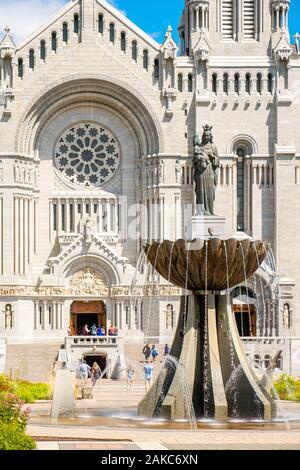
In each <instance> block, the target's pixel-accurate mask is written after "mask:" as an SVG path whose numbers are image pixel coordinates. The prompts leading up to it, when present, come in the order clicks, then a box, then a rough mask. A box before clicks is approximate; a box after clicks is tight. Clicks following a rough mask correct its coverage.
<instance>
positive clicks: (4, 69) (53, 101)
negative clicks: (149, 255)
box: [0, 0, 300, 361]
mask: <svg viewBox="0 0 300 470" xmlns="http://www.w3.org/2000/svg"><path fill="white" fill-rule="evenodd" d="M178 1H182V3H183V5H182V6H183V14H182V17H181V18H180V22H179V37H180V44H177V43H176V42H175V40H174V36H175V35H174V34H172V28H171V27H169V28H168V30H167V31H166V34H165V39H164V42H163V44H158V43H157V42H156V41H155V40H154V39H153V38H151V37H150V36H149V35H147V34H146V33H145V32H143V31H142V30H140V29H139V28H138V27H137V26H136V25H134V24H133V23H132V22H131V21H130V20H129V19H128V18H127V17H125V16H124V15H123V14H122V13H121V12H119V11H118V10H116V9H115V8H114V7H113V6H112V5H111V4H110V3H108V2H107V1H106V0H73V1H70V2H69V3H68V4H67V5H66V6H65V7H64V8H63V9H62V10H60V11H59V12H58V13H57V15H56V16H54V17H53V18H51V19H49V21H48V22H47V23H46V24H44V25H42V26H41V27H40V28H39V29H38V30H37V31H35V32H33V34H32V35H31V36H30V37H28V38H26V39H25V40H24V41H23V43H22V44H19V45H16V44H15V42H14V40H13V35H12V32H11V31H10V30H9V28H6V30H5V34H4V37H3V39H2V41H1V43H0V89H1V95H0V100H1V101H0V333H1V336H2V337H4V338H6V340H7V342H8V343H9V344H15V343H19V344H21V343H33V342H35V343H39V342H45V343H47V342H48V343H50V342H53V341H57V340H59V341H60V340H63V338H64V337H65V336H66V334H67V331H68V329H70V331H71V333H72V334H73V335H77V334H79V333H80V330H81V329H82V327H83V326H84V324H91V323H96V324H101V325H103V327H104V329H106V330H107V329H108V328H109V325H112V324H113V325H115V326H116V327H117V328H118V329H119V334H120V335H122V337H125V338H128V340H130V339H131V340H132V341H134V340H135V339H137V340H139V341H142V340H143V338H144V336H150V337H158V338H159V339H161V340H162V341H165V340H166V338H167V339H168V338H171V337H172V335H173V333H174V328H175V327H176V322H177V319H178V316H179V313H180V298H181V294H182V293H181V292H180V291H178V290H177V289H176V288H173V287H172V286H170V285H167V284H165V285H164V284H162V285H160V286H158V283H157V279H156V277H155V273H151V272H150V270H149V269H148V268H146V271H147V272H146V273H145V276H144V277H145V278H146V281H145V279H144V281H145V282H144V283H143V284H142V283H141V284H139V283H138V282H136V278H137V277H139V276H137V275H136V272H135V270H136V266H137V264H139V263H142V260H141V258H142V256H141V251H142V247H143V244H144V242H145V241H147V240H154V239H155V240H163V239H170V240H175V239H178V238H182V237H184V236H185V235H186V233H187V226H188V223H189V218H190V216H191V215H192V213H193V210H194V199H195V197H194V182H193V168H192V153H193V137H194V136H195V135H196V134H201V131H202V126H204V125H205V124H209V125H210V126H213V135H214V142H215V144H216V146H217V147H218V151H219V155H220V165H221V166H220V171H219V174H218V187H217V194H216V208H215V209H216V213H217V214H219V215H222V216H224V217H226V236H227V237H231V236H238V237H241V238H243V237H251V238H253V239H261V240H266V241H269V242H270V244H271V246H272V249H273V252H274V259H273V256H272V255H271V254H270V255H269V260H268V263H266V264H265V266H263V268H262V269H261V270H260V271H259V273H258V274H257V275H256V276H255V277H254V278H253V279H250V281H249V283H246V284H245V285H242V286H239V287H238V288H237V289H235V290H234V291H233V292H232V297H233V302H234V309H235V313H236V318H237V323H238V327H239V330H240V333H241V336H243V337H247V338H249V344H250V343H251V344H252V343H253V342H254V340H255V338H256V337H261V338H266V337H269V338H274V337H278V338H279V337H280V338H283V340H282V341H283V346H282V348H283V349H284V348H285V347H286V344H287V343H285V342H284V338H290V337H295V336H297V335H300V316H299V315H297V312H299V309H300V290H299V286H300V269H299V266H300V238H299V230H298V225H299V223H300V222H299V220H300V219H299V216H298V214H299V213H300V212H299V210H300V135H299V132H298V131H297V113H298V111H300V52H299V44H298V37H296V39H295V44H293V45H292V42H293V41H291V39H290V36H289V30H288V11H289V6H290V0H185V1H184V0H178ZM143 8H145V10H146V8H147V6H144V7H143ZM149 8H150V7H149ZM297 110H298V111H297ZM298 219H299V220H298ZM274 260H276V263H277V272H276V269H275V263H274ZM132 286H133V287H134V289H135V295H133V294H134V292H133V288H132ZM157 290H158V291H157ZM245 341H246V340H245ZM246 342H247V341H246ZM277 343H278V342H276V344H277ZM257 344H258V346H255V348H256V349H255V356H256V360H257V361H260V360H262V361H263V360H264V358H266V357H267V356H268V357H269V358H270V357H271V355H272V345H271V339H270V341H269V343H268V344H267V348H266V346H265V345H266V343H264V349H263V350H262V352H260V349H259V347H260V346H259V343H257ZM268 345H269V346H268ZM268 347H269V350H268Z"/></svg>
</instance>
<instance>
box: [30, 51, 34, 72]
mask: <svg viewBox="0 0 300 470" xmlns="http://www.w3.org/2000/svg"><path fill="white" fill-rule="evenodd" d="M29 68H30V69H31V70H33V69H34V50H33V49H30V51H29Z"/></svg>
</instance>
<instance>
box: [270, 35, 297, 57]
mask: <svg viewBox="0 0 300 470" xmlns="http://www.w3.org/2000/svg"><path fill="white" fill-rule="evenodd" d="M273 51H274V54H275V56H276V57H277V59H278V60H280V61H285V62H288V61H289V59H290V57H291V55H292V53H293V49H292V47H291V45H290V41H289V38H288V36H287V33H286V32H285V31H281V33H280V39H279V41H278V43H277V44H276V46H275V47H274V49H273Z"/></svg>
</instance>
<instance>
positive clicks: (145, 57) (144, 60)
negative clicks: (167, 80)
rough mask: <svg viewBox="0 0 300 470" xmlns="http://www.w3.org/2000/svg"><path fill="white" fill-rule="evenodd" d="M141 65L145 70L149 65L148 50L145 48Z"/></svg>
mask: <svg viewBox="0 0 300 470" xmlns="http://www.w3.org/2000/svg"><path fill="white" fill-rule="evenodd" d="M143 67H144V69H145V70H148V67H149V52H148V51H147V50H146V49H145V50H144V52H143Z"/></svg>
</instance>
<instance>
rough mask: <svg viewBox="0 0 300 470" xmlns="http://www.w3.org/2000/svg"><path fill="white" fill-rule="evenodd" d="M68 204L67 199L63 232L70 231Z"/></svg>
mask: <svg viewBox="0 0 300 470" xmlns="http://www.w3.org/2000/svg"><path fill="white" fill-rule="evenodd" d="M70 231H71V230H70V206H69V201H68V200H67V199H66V200H65V232H66V233H70Z"/></svg>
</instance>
